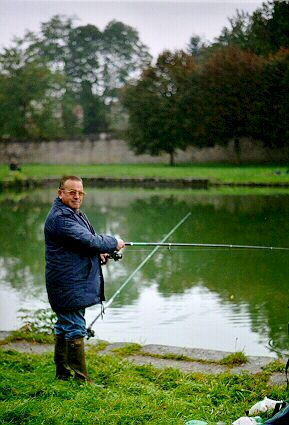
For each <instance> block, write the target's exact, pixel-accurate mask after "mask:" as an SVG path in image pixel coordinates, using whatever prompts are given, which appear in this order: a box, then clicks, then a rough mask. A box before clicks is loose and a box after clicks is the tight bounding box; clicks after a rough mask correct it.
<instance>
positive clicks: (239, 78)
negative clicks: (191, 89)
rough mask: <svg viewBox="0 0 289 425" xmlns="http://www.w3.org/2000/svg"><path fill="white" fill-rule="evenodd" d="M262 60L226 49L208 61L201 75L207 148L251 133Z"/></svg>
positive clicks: (234, 49) (236, 147) (245, 53)
mask: <svg viewBox="0 0 289 425" xmlns="http://www.w3.org/2000/svg"><path fill="white" fill-rule="evenodd" d="M262 65H263V60H262V59H261V58H260V57H259V56H257V55H253V54H251V53H248V52H243V51H242V50H240V49H238V48H237V47H233V46H232V47H227V48H225V49H221V50H219V51H217V52H216V53H215V54H214V55H213V56H212V57H210V58H209V59H208V60H207V62H206V66H204V67H203V70H202V74H201V92H202V97H201V102H202V107H201V110H202V116H201V119H202V120H203V121H204V133H203V135H202V136H203V138H204V139H205V141H206V142H207V143H208V144H209V145H214V144H218V145H223V144H227V143H228V142H229V141H230V140H232V139H234V140H235V149H236V150H237V152H238V149H239V140H240V138H241V137H246V136H247V137H249V136H251V135H252V133H253V132H254V128H253V124H254V122H253V117H255V114H256V107H257V106H256V104H257V103H258V100H259V99H258V98H257V97H256V94H257V93H258V92H259V90H260V84H261V82H260V74H261V70H262Z"/></svg>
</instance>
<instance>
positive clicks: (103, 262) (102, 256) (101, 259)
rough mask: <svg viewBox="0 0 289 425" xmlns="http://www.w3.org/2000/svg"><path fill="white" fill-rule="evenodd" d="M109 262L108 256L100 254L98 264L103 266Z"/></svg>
mask: <svg viewBox="0 0 289 425" xmlns="http://www.w3.org/2000/svg"><path fill="white" fill-rule="evenodd" d="M108 260H109V254H100V263H101V265H102V266H104V265H105V264H106V263H107V262H108Z"/></svg>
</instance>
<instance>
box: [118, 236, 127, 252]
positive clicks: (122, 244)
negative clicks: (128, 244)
mask: <svg viewBox="0 0 289 425" xmlns="http://www.w3.org/2000/svg"><path fill="white" fill-rule="evenodd" d="M124 247H125V243H124V241H123V240H122V239H118V240H117V246H116V250H117V251H119V250H121V249H122V248H124Z"/></svg>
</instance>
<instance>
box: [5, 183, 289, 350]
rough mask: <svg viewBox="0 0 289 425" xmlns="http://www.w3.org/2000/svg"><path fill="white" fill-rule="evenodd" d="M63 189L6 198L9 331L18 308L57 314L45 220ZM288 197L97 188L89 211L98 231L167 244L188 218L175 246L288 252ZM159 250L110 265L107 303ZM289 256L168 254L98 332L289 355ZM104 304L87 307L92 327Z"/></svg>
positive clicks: (136, 282)
mask: <svg viewBox="0 0 289 425" xmlns="http://www.w3.org/2000/svg"><path fill="white" fill-rule="evenodd" d="M54 197H55V191H54V190H50V189H49V190H45V191H35V192H33V193H29V194H25V193H22V194H21V193H20V194H10V195H9V196H8V198H7V196H6V197H4V196H3V198H1V201H0V210H1V217H2V220H1V223H0V249H1V251H0V252H1V254H0V329H1V330H10V329H15V328H17V327H19V326H20V325H21V323H22V322H21V319H20V317H19V310H20V309H22V308H27V309H30V310H32V311H33V310H34V309H37V308H46V307H48V302H47V296H46V292H45V284H44V266H45V264H44V238H43V226H44V221H45V217H46V215H47V213H48V211H49V209H50V205H51V203H52V201H53V199H54ZM288 201H289V196H288V194H286V193H283V194H281V193H276V192H272V191H270V192H269V191H268V192H266V191H263V192H262V193H260V194H258V193H257V192H248V191H247V192H240V191H239V192H236V191H235V192H234V191H232V192H230V194H224V193H221V192H217V191H192V190H188V191H183V190H180V191H178V190H175V191H170V190H156V191H153V190H128V189H107V190H100V189H88V195H87V197H86V199H85V202H84V204H83V210H84V211H85V212H86V213H87V215H88V216H89V217H90V219H91V222H92V223H93V225H94V227H95V229H96V231H97V232H99V233H109V234H114V235H119V236H121V237H122V238H123V239H125V240H127V241H146V242H148V241H160V240H161V239H162V238H163V237H164V236H165V235H166V234H167V233H168V232H169V231H170V230H171V229H172V228H173V227H174V226H175V225H176V223H177V222H178V221H179V220H181V219H182V218H183V217H184V216H185V215H186V214H187V213H188V212H191V216H190V218H189V219H188V220H187V221H186V222H185V223H184V224H183V225H182V226H181V227H180V228H179V229H178V230H177V231H176V232H175V233H174V234H173V235H172V236H171V238H170V241H171V242H187V243H190V242H193V243H220V244H222V243H232V244H245V245H251V244H252V245H268V246H289V241H288V230H289V224H288V205H289V202H288ZM151 249H152V248H137V247H128V248H126V249H125V250H124V252H123V259H122V260H121V261H119V262H113V261H111V262H110V264H109V266H107V267H105V269H104V273H105V279H106V299H107V300H109V299H110V297H112V296H113V294H114V293H115V291H116V290H117V289H118V288H119V287H120V285H121V284H122V283H123V282H124V281H125V280H126V279H127V277H128V276H129V275H130V274H131V273H132V272H133V271H134V270H135V269H136V267H137V266H138V265H139V264H140V263H141V261H143V260H144V258H145V257H146V256H147V255H148V254H149V252H150V251H151ZM288 260H289V251H270V250H268V251H264V250H240V249H236V250H233V249H206V248H175V249H171V250H168V249H166V248H161V249H159V250H158V251H157V252H156V253H155V254H154V256H153V257H152V258H151V259H150V260H149V262H148V263H147V264H146V265H145V266H144V267H143V268H142V269H141V271H139V272H138V273H137V275H136V276H135V277H134V278H133V279H132V280H131V282H130V283H129V284H128V285H127V286H126V287H125V289H124V290H123V291H122V292H121V293H120V294H119V296H118V297H117V298H116V299H115V301H114V302H113V304H112V305H111V307H110V308H108V309H107V311H106V314H105V316H104V319H103V320H101V319H100V320H98V321H97V322H96V324H95V326H94V330H95V332H96V336H97V337H98V338H100V339H105V340H108V341H112V342H114V341H133V342H139V343H141V344H147V343H158V344H168V345H177V346H186V347H199V348H207V349H220V350H226V351H235V350H237V351H240V350H243V351H244V352H245V353H247V354H250V355H274V352H273V351H272V350H271V349H270V348H268V342H269V341H271V344H273V345H274V347H276V348H277V349H279V350H286V351H288V335H287V323H288V320H289V318H288V305H289V296H288ZM98 312H99V308H98V306H96V307H92V308H89V309H87V314H86V317H87V322H88V324H89V323H90V322H91V321H92V320H93V319H94V317H95V316H96V315H97V314H98Z"/></svg>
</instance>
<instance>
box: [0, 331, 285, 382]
mask: <svg viewBox="0 0 289 425" xmlns="http://www.w3.org/2000/svg"><path fill="white" fill-rule="evenodd" d="M7 335H9V333H8V332H0V340H1V339H2V340H3V339H4V338H5V337H6V336H7ZM96 344H98V341H97V340H93V339H92V340H90V341H89V342H87V343H86V346H87V348H88V347H89V346H95V345H96ZM126 345H130V344H129V343H123V342H117V343H113V344H108V345H107V346H106V348H104V349H103V350H101V351H99V355H105V354H111V355H115V349H118V348H123V347H125V346H126ZM0 347H1V348H2V349H4V350H11V349H12V350H16V351H19V352H22V353H23V352H25V353H34V354H43V353H46V352H51V351H53V345H50V344H31V343H29V342H25V341H19V342H10V343H7V344H5V345H1V346H0ZM229 354H232V353H229V352H225V351H215V350H203V349H199V348H184V347H174V346H167V345H156V344H150V345H144V346H142V348H141V349H140V351H139V352H138V353H137V354H131V355H128V356H126V358H127V359H128V360H129V361H131V362H133V363H135V364H138V365H148V364H150V365H152V366H154V367H156V368H166V367H172V368H176V369H180V370H181V371H183V372H185V373H204V374H214V375H215V374H220V373H225V372H229V373H232V374H242V373H251V374H257V373H260V372H262V370H263V368H264V367H265V366H266V365H268V364H270V363H272V362H273V361H274V360H276V358H274V357H264V356H247V358H248V362H247V363H246V364H243V365H240V366H234V367H231V368H228V367H227V366H225V365H222V364H220V363H213V362H214V361H215V362H219V361H220V360H222V359H224V358H225V357H227V356H228V355H229ZM165 356H184V358H185V359H184V360H176V359H174V358H164V357H165ZM162 357H163V358H162ZM281 360H282V359H281ZM282 362H284V365H285V363H286V359H283V360H282ZM268 382H269V383H270V384H272V385H286V378H285V374H284V373H272V374H271V376H270V377H269V381H268Z"/></svg>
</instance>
